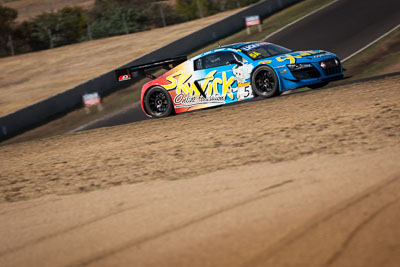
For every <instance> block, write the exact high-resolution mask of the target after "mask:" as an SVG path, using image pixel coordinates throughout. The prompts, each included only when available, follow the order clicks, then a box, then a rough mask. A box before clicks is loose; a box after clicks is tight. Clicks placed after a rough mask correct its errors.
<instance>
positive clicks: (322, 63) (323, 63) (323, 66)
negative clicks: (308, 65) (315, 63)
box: [319, 61, 326, 69]
mask: <svg viewBox="0 0 400 267" xmlns="http://www.w3.org/2000/svg"><path fill="white" fill-rule="evenodd" d="M319 65H320V66H321V68H323V69H325V68H326V63H325V62H323V61H322V62H320V63H319Z"/></svg>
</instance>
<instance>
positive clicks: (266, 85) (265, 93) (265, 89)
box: [251, 66, 279, 98]
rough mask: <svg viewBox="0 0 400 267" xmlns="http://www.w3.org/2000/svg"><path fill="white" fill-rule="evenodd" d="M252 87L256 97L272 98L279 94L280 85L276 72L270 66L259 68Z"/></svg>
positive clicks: (254, 74) (255, 73) (254, 75)
mask: <svg viewBox="0 0 400 267" xmlns="http://www.w3.org/2000/svg"><path fill="white" fill-rule="evenodd" d="M251 87H252V88H253V91H254V93H255V94H256V95H258V96H261V97H265V98H267V97H271V96H274V95H277V94H278V93H279V83H278V78H277V76H276V74H275V71H274V70H273V69H272V68H271V67H268V66H261V67H259V68H257V69H256V70H255V71H254V73H253V76H252V77H251Z"/></svg>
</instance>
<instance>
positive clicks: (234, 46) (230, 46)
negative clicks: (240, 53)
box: [191, 41, 265, 60]
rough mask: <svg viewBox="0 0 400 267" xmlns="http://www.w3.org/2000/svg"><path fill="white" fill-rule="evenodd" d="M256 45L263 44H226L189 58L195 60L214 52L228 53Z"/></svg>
mask: <svg viewBox="0 0 400 267" xmlns="http://www.w3.org/2000/svg"><path fill="white" fill-rule="evenodd" d="M257 43H265V42H261V41H252V42H240V43H234V44H228V45H223V46H219V47H216V48H214V49H211V50H208V51H207V52H204V53H201V54H199V55H197V56H195V57H193V58H191V59H192V60H195V59H197V58H199V57H203V56H206V55H209V54H213V53H214V52H220V51H229V50H231V49H234V50H238V49H240V48H242V47H244V46H246V45H250V44H257Z"/></svg>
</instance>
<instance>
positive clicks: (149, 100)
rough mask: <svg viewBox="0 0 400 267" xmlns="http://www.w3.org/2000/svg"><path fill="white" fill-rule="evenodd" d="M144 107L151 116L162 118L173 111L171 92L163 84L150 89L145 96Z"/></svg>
mask: <svg viewBox="0 0 400 267" xmlns="http://www.w3.org/2000/svg"><path fill="white" fill-rule="evenodd" d="M144 107H145V109H146V111H147V114H149V115H150V116H151V117H155V118H162V117H167V116H169V115H170V114H171V113H172V110H173V103H172V99H171V96H170V94H169V93H168V91H167V90H165V89H164V88H162V87H161V86H155V87H152V88H150V89H149V91H148V92H147V93H146V95H145V96H144Z"/></svg>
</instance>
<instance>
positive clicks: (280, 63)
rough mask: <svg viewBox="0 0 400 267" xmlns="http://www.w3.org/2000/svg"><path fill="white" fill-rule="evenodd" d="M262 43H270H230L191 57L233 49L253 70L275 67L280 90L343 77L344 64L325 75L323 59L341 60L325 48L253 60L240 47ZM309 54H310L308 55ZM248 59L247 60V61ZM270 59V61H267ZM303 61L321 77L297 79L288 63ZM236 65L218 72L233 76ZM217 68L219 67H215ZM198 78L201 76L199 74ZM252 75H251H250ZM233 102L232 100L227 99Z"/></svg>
mask: <svg viewBox="0 0 400 267" xmlns="http://www.w3.org/2000/svg"><path fill="white" fill-rule="evenodd" d="M260 44H269V43H263V42H247V43H237V44H233V45H228V46H222V47H220V48H216V49H214V50H211V51H208V52H205V53H203V54H200V55H198V56H196V57H194V58H192V59H191V61H194V60H196V59H198V58H200V57H203V56H206V55H210V54H212V53H216V52H221V51H231V52H234V53H236V54H238V55H240V56H241V57H243V59H245V64H244V65H246V64H252V65H253V68H252V70H251V71H253V70H254V69H255V68H257V67H258V66H261V65H267V66H270V67H271V68H273V69H274V71H275V73H276V74H277V77H278V79H279V90H280V91H285V90H291V89H295V88H300V87H305V86H310V85H315V84H320V83H322V82H325V81H326V82H327V81H331V80H337V79H340V78H342V77H343V71H344V70H343V68H342V66H341V67H340V69H341V71H340V72H339V73H336V74H333V75H329V76H327V75H325V73H324V71H323V69H322V68H321V66H320V62H321V61H326V60H330V59H337V60H339V58H338V56H336V55H335V54H333V53H331V52H327V51H323V50H310V51H297V52H290V53H286V54H281V55H277V56H272V57H267V58H263V59H259V60H253V59H252V58H251V57H249V56H248V55H246V54H245V53H243V51H242V50H241V49H240V48H242V49H243V46H244V45H245V46H248V45H260ZM307 54H309V55H307ZM293 60H294V62H293ZM246 61H247V62H246ZM267 61H270V62H267ZM301 63H310V64H312V65H313V66H314V67H315V68H316V69H317V70H318V71H319V72H320V74H321V76H320V77H318V78H311V79H301V80H299V79H296V78H295V77H294V76H293V75H292V72H291V71H290V69H289V68H288V67H287V65H288V64H301ZM234 66H235V65H226V66H221V67H218V73H219V72H222V71H225V72H227V74H229V75H228V78H229V77H231V76H232V75H233V74H232V68H234ZM213 69H217V68H213ZM213 69H207V70H204V72H202V75H201V76H203V78H204V77H205V75H207V73H209V72H210V70H213ZM197 77H198V78H201V77H199V76H197ZM250 77H251V76H250ZM246 82H247V83H248V82H251V78H248V79H246ZM227 102H231V101H226V103H227Z"/></svg>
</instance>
